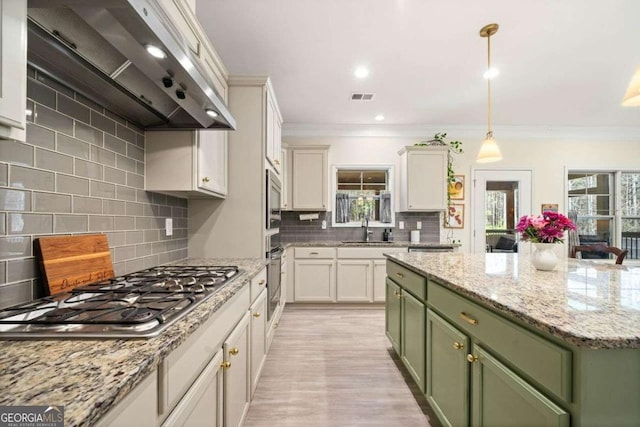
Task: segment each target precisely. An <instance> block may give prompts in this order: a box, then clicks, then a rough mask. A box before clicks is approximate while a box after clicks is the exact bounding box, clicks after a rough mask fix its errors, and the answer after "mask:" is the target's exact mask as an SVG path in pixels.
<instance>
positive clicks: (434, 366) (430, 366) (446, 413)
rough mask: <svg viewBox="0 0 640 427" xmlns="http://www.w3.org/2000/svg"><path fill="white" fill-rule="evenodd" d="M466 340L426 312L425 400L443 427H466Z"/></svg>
mask: <svg viewBox="0 0 640 427" xmlns="http://www.w3.org/2000/svg"><path fill="white" fill-rule="evenodd" d="M468 353H469V338H468V337H467V336H466V335H464V334H463V333H461V332H460V331H458V330H457V329H456V328H454V327H453V326H451V324H450V323H449V322H447V321H446V320H444V319H443V318H442V317H440V316H438V315H437V314H435V313H434V312H433V311H431V310H430V309H427V373H428V374H427V393H426V395H427V400H428V401H429V404H430V405H431V407H432V408H433V410H434V411H435V412H436V414H437V415H438V418H439V419H440V421H441V422H442V424H443V425H445V426H452V427H466V426H468V425H469V366H470V364H469V362H468V361H467V357H466V356H467V354H468Z"/></svg>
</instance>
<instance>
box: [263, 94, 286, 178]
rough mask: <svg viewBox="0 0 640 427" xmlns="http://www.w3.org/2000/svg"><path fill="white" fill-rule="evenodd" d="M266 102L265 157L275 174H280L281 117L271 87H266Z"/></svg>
mask: <svg viewBox="0 0 640 427" xmlns="http://www.w3.org/2000/svg"><path fill="white" fill-rule="evenodd" d="M266 102H267V105H266V108H265V111H266V117H265V120H266V128H265V136H266V139H265V144H266V145H265V155H266V157H267V160H268V161H269V163H271V166H273V169H274V170H275V171H276V173H278V174H280V171H281V166H282V157H281V156H282V153H281V151H282V116H281V115H280V110H279V109H278V104H277V102H276V99H275V95H274V94H273V90H272V89H271V85H267V97H266Z"/></svg>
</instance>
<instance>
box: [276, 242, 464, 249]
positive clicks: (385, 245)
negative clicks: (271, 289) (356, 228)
mask: <svg viewBox="0 0 640 427" xmlns="http://www.w3.org/2000/svg"><path fill="white" fill-rule="evenodd" d="M289 246H293V247H301V248H308V247H337V248H342V247H344V248H352V247H364V248H416V249H417V248H427V249H429V248H430V249H453V248H457V247H459V246H460V245H459V244H457V243H437V242H418V243H411V242H408V241H401V240H394V241H392V242H382V241H370V242H358V241H355V240H352V241H340V240H312V241H308V242H289V243H285V247H289Z"/></svg>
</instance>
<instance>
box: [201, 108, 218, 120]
mask: <svg viewBox="0 0 640 427" xmlns="http://www.w3.org/2000/svg"><path fill="white" fill-rule="evenodd" d="M204 112H205V113H207V116H209V117H211V118H212V119H215V118H216V117H218V112H217V111H214V110H212V109H211V108H207V109H206V110H204Z"/></svg>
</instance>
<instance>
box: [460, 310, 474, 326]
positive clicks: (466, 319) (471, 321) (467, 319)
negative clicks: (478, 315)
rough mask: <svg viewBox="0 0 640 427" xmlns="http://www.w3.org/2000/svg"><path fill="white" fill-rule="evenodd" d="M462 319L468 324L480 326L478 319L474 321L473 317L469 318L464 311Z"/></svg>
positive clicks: (461, 315)
mask: <svg viewBox="0 0 640 427" xmlns="http://www.w3.org/2000/svg"><path fill="white" fill-rule="evenodd" d="M460 318H461V319H462V320H464V321H465V322H467V323H471V324H472V325H477V324H478V321H477V320H476V319H474V318H473V317H471V316H469V315H468V314H467V313H465V312H464V311H463V312H461V313H460Z"/></svg>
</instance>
